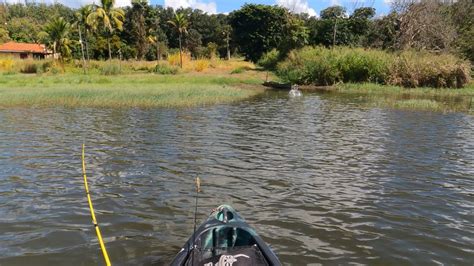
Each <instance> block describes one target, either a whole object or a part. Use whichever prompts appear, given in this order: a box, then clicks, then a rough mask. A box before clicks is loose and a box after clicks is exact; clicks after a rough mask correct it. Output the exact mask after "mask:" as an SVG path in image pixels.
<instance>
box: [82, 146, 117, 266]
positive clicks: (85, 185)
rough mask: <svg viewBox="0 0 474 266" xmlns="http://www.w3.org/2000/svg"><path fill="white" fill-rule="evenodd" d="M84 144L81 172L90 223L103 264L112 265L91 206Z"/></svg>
mask: <svg viewBox="0 0 474 266" xmlns="http://www.w3.org/2000/svg"><path fill="white" fill-rule="evenodd" d="M84 150H85V145H84V144H82V174H83V175H84V187H85V188H86V195H87V201H88V202H89V209H90V210H91V217H92V224H94V227H95V232H96V233H97V238H98V239H99V243H100V249H101V250H102V254H104V259H105V264H106V265H107V266H110V265H112V264H111V263H110V259H109V254H107V249H105V245H104V240H102V234H101V233H100V229H99V224H98V223H97V220H96V219H95V214H94V207H93V206H92V200H91V194H90V193H89V186H88V185H87V176H86V160H85V155H84Z"/></svg>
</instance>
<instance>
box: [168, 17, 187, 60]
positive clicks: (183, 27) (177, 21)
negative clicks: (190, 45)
mask: <svg viewBox="0 0 474 266" xmlns="http://www.w3.org/2000/svg"><path fill="white" fill-rule="evenodd" d="M168 23H169V24H171V25H172V26H173V27H174V28H175V30H176V31H177V32H178V34H179V36H178V38H179V60H180V66H181V68H183V45H182V38H183V34H185V33H187V32H188V27H189V21H188V19H187V18H186V17H185V15H184V13H175V15H174V19H173V20H168Z"/></svg>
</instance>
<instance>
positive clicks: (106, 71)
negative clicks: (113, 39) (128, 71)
mask: <svg viewBox="0 0 474 266" xmlns="http://www.w3.org/2000/svg"><path fill="white" fill-rule="evenodd" d="M100 73H101V74H102V75H106V76H110V75H119V74H120V73H122V67H121V65H120V62H116V61H109V62H108V63H107V64H105V65H103V66H102V68H101V70H100Z"/></svg>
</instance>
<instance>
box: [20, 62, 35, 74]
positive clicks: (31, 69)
mask: <svg viewBox="0 0 474 266" xmlns="http://www.w3.org/2000/svg"><path fill="white" fill-rule="evenodd" d="M38 70H39V67H38V65H37V64H36V63H35V62H28V63H26V64H23V66H22V67H21V68H20V72H21V73H24V74H36V73H38Z"/></svg>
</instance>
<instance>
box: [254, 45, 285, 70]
mask: <svg viewBox="0 0 474 266" xmlns="http://www.w3.org/2000/svg"><path fill="white" fill-rule="evenodd" d="M280 59H281V58H280V52H278V50H277V49H273V50H271V51H270V52H267V53H265V54H264V55H263V56H262V58H260V60H258V62H257V64H258V65H259V66H261V67H263V68H265V69H267V70H275V69H276V67H277V64H278V62H279V61H280Z"/></svg>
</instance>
